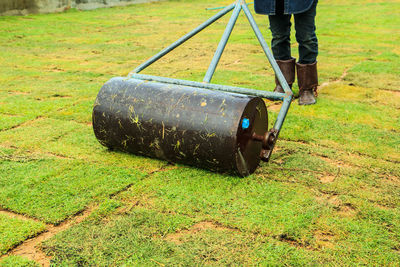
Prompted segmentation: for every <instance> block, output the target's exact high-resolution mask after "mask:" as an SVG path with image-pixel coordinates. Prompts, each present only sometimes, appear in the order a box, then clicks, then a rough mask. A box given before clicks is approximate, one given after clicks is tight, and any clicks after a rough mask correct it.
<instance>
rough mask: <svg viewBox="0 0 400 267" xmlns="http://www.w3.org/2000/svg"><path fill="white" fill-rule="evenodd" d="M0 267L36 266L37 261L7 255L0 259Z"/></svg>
mask: <svg viewBox="0 0 400 267" xmlns="http://www.w3.org/2000/svg"><path fill="white" fill-rule="evenodd" d="M0 266H1V267H21V266H24V267H38V266H40V265H39V264H38V263H36V262H34V261H31V260H28V259H26V258H24V257H20V256H7V257H5V258H4V259H2V260H0Z"/></svg>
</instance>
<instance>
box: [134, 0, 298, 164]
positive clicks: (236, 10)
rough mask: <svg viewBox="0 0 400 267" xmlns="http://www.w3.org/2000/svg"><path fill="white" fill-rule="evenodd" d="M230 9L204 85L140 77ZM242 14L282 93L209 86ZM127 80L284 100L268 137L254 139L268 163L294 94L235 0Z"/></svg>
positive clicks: (254, 25) (241, 3)
mask: <svg viewBox="0 0 400 267" xmlns="http://www.w3.org/2000/svg"><path fill="white" fill-rule="evenodd" d="M232 10H233V13H232V16H231V18H230V20H229V22H228V24H227V26H226V29H225V31H224V33H223V35H222V38H221V40H220V42H219V44H218V47H217V50H216V51H215V54H214V57H213V58H212V61H211V63H210V66H209V68H208V70H207V72H206V75H205V77H204V79H203V82H194V81H188V80H180V79H173V78H166V77H159V76H152V75H144V74H139V72H141V71H142V70H144V69H145V68H147V67H148V66H150V65H151V64H153V63H154V62H156V61H157V60H159V59H160V58H162V57H163V56H165V55H166V54H168V53H169V52H171V51H172V50H174V49H175V48H177V47H178V46H180V45H181V44H183V43H184V42H186V41H187V40H189V39H190V38H192V37H193V36H195V35H196V34H197V33H199V32H200V31H202V30H203V29H205V28H206V27H208V26H209V25H211V24H212V23H214V22H215V21H217V20H218V19H220V18H221V17H223V16H224V15H226V14H227V13H229V12H230V11H232ZM242 10H243V11H244V13H245V15H246V17H247V19H248V21H249V23H250V25H251V27H252V29H253V31H254V33H255V35H256V37H257V39H258V41H259V42H260V45H261V47H262V49H263V50H264V53H265V55H266V56H267V59H268V61H269V63H270V64H271V66H272V69H273V70H274V72H275V75H276V77H277V78H278V80H279V82H280V84H281V86H282V88H283V90H284V92H285V93H276V92H270V91H261V90H254V89H248V88H242V87H234V86H228V85H219V84H212V83H210V81H211V79H212V76H213V74H214V72H215V69H216V67H217V65H218V62H219V60H220V58H221V55H222V53H223V51H224V49H225V46H226V44H227V42H228V39H229V36H230V35H231V32H232V30H233V27H234V25H235V23H236V20H237V18H238V16H239V14H240V12H241V11H242ZM128 78H134V79H139V80H147V81H156V82H162V83H167V84H177V85H185V86H194V87H199V88H206V89H210V90H219V91H225V92H233V93H241V94H246V95H253V96H258V97H262V98H266V99H269V100H280V101H283V104H282V107H281V109H280V111H279V113H278V116H277V119H276V121H275V124H274V126H273V127H272V128H271V129H270V130H269V132H267V134H266V135H265V136H263V137H261V136H260V137H257V139H259V141H261V142H262V143H263V151H262V155H261V159H262V160H264V161H268V160H269V158H270V156H271V153H272V150H273V148H274V146H275V143H276V140H277V138H278V136H279V133H280V131H281V128H282V125H283V122H284V121H285V118H286V114H287V112H288V110H289V107H290V104H291V102H292V99H293V92H292V90H291V89H290V87H289V85H288V83H287V82H286V80H285V78H284V76H283V74H282V72H281V70H280V69H279V67H278V64H277V63H276V61H275V59H274V57H273V55H272V53H271V50H270V49H269V47H268V44H267V43H266V41H265V39H264V37H263V35H262V33H261V31H260V29H259V28H258V26H257V23H256V22H255V20H254V17H253V15H252V14H251V12H250V10H249V8H248V4H247V3H246V1H245V0H236V1H235V2H234V3H233V4H231V5H229V6H227V7H225V8H223V9H222V10H221V11H219V12H218V13H217V14H215V15H214V16H212V17H211V18H209V19H208V20H207V21H205V22H204V23H202V24H200V25H199V26H198V27H196V28H195V29H193V30H192V31H190V32H189V33H187V34H186V35H184V36H183V37H181V38H180V39H179V40H177V41H176V42H174V43H172V44H171V45H170V46H168V47H166V48H164V49H163V50H161V51H160V52H159V53H157V54H156V55H154V56H153V57H151V58H150V59H148V60H147V61H145V62H144V63H142V64H141V65H139V66H138V67H137V68H135V69H134V70H133V71H131V72H130V73H129V74H128Z"/></svg>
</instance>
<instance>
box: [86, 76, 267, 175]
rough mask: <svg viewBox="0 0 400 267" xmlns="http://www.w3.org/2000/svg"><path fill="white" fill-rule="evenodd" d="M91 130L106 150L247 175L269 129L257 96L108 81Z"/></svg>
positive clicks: (132, 80) (257, 157)
mask: <svg viewBox="0 0 400 267" xmlns="http://www.w3.org/2000/svg"><path fill="white" fill-rule="evenodd" d="M92 119H93V130H94V133H95V135H96V138H97V139H98V140H99V142H100V143H101V144H102V145H104V146H106V147H108V148H110V149H118V150H122V151H126V152H129V153H134V154H137V155H143V156H148V157H153V158H159V159H163V160H166V161H170V162H175V163H183V164H187V165H191V166H196V167H200V168H205V169H209V170H213V171H218V172H229V173H235V174H237V175H240V176H247V175H249V174H251V173H253V172H254V171H255V170H256V168H257V166H258V164H259V162H260V153H261V150H262V144H261V142H259V141H256V140H254V136H255V135H264V134H265V133H266V132H267V130H268V115H267V109H266V106H265V103H264V101H263V100H262V99H261V98H259V97H253V96H247V95H242V94H235V93H225V92H220V91H213V90H208V89H201V88H196V87H189V86H181V85H172V84H164V83H158V82H148V81H143V80H137V79H128V78H122V77H117V78H112V79H111V80H110V81H108V82H107V83H106V84H104V86H103V87H102V88H101V90H100V92H99V94H98V95H97V98H96V102H95V105H94V108H93V116H92Z"/></svg>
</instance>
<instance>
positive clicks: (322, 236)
mask: <svg viewBox="0 0 400 267" xmlns="http://www.w3.org/2000/svg"><path fill="white" fill-rule="evenodd" d="M334 237H335V236H334V235H333V234H332V233H330V232H325V231H316V232H315V234H314V238H315V243H316V245H317V248H318V249H324V248H329V249H332V248H334V247H335V245H334V243H333V242H334Z"/></svg>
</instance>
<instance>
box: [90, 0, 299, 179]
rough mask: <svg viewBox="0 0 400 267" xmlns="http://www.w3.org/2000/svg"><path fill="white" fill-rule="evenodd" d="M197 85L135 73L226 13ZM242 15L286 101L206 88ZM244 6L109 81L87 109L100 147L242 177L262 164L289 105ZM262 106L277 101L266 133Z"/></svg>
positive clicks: (265, 94) (270, 95) (288, 95)
mask: <svg viewBox="0 0 400 267" xmlns="http://www.w3.org/2000/svg"><path fill="white" fill-rule="evenodd" d="M232 10H233V12H232V16H231V18H230V20H229V22H228V24H227V27H226V29H225V31H224V33H223V36H222V38H221V41H220V42H219V44H218V47H217V50H216V52H215V54H214V57H213V59H212V61H211V64H210V66H209V68H208V70H207V72H206V74H205V77H204V80H203V82H195V81H188V80H179V79H173V78H165V77H158V76H151V75H144V74H139V72H140V71H142V70H143V69H145V68H146V67H148V66H149V65H151V64H152V63H154V62H155V61H157V60H158V59H160V58H161V57H163V56H164V55H166V54H167V53H169V52H170V51H172V50H173V49H175V48H176V47H178V46H179V45H181V44H182V43H184V42H185V41H187V40H188V39H190V38H191V37H193V36H194V35H196V34H197V33H199V32H200V31H201V30H203V29H204V28H206V27H208V26H209V25H211V24H212V23H213V22H215V21H216V20H218V19H219V18H221V17H222V16H224V15H225V14H227V13H228V12H230V11H232ZM241 10H243V11H244V13H245V15H246V17H247V19H248V21H249V22H250V25H251V27H252V28H253V30H254V32H255V34H256V37H257V39H258V41H259V42H260V44H261V46H262V48H263V50H264V53H265V55H266V56H267V58H268V61H269V62H270V64H271V66H272V68H273V70H274V72H275V75H276V77H277V78H278V80H279V82H280V83H281V85H282V87H283V89H284V92H285V93H275V92H270V91H261V90H254V89H248V88H242V87H234V86H227V85H219V84H212V83H210V81H211V78H212V76H213V74H214V72H215V69H216V67H217V64H218V62H219V60H220V58H221V55H222V53H223V51H224V48H225V46H226V43H227V41H228V39H229V36H230V34H231V32H232V29H233V27H234V25H235V23H236V20H237V18H238V16H239V13H240V12H241ZM292 97H293V94H292V91H291V89H290V87H289V86H288V84H287V82H286V80H285V78H284V76H283V74H282V72H281V71H280V69H279V67H278V65H277V63H276V61H275V59H274V57H273V55H272V53H271V51H270V49H269V47H268V45H267V43H266V42H265V40H264V37H263V36H262V34H261V32H260V30H259V28H258V26H257V24H256V22H255V20H254V18H253V16H252V14H251V12H250V10H249V8H248V6H247V4H246V2H245V1H244V0H237V1H235V2H234V3H233V4H231V5H229V6H227V7H225V8H223V9H222V10H221V11H219V12H218V13H217V14H216V15H214V16H212V17H211V18H210V19H208V20H207V21H206V22H204V23H202V24H201V25H199V26H198V27H197V28H195V29H194V30H192V31H191V32H189V33H187V34H186V35H184V36H183V37H181V38H180V39H179V40H177V41H176V42H174V43H173V44H171V45H170V46H168V47H167V48H165V49H163V50H162V51H160V52H159V53H158V54H156V55H155V56H153V57H152V58H150V59H149V60H147V61H146V62H144V63H143V64H141V65H140V66H138V67H137V68H136V69H134V70H133V71H132V72H130V73H129V75H128V77H116V78H112V79H111V80H109V81H108V82H107V83H105V84H104V85H103V87H102V88H101V89H100V92H99V94H98V96H97V99H96V102H95V104H94V108H93V116H92V119H93V129H94V133H95V135H96V138H97V139H98V140H99V142H100V143H101V144H102V145H104V146H106V147H108V148H110V149H118V150H122V151H126V152H130V153H134V154H137V155H143V156H149V157H154V158H159V159H163V160H166V161H169V162H176V163H183V164H187V165H192V166H196V167H200V168H205V169H209V170H212V171H218V172H229V173H235V174H237V175H240V176H247V175H250V174H251V173H253V172H254V171H255V170H256V168H257V166H258V165H259V163H260V160H263V161H268V160H269V158H270V156H271V153H272V150H273V148H274V146H275V143H276V140H277V138H278V136H279V132H280V130H281V128H282V124H283V122H284V120H285V117H286V114H287V112H288V110H289V107H290V104H291V101H292ZM263 98H267V99H270V100H280V101H283V104H282V107H281V109H280V111H279V113H278V116H277V119H276V121H275V124H274V126H273V127H272V128H271V129H270V130H268V114H267V108H266V105H265V102H264V101H263Z"/></svg>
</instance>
